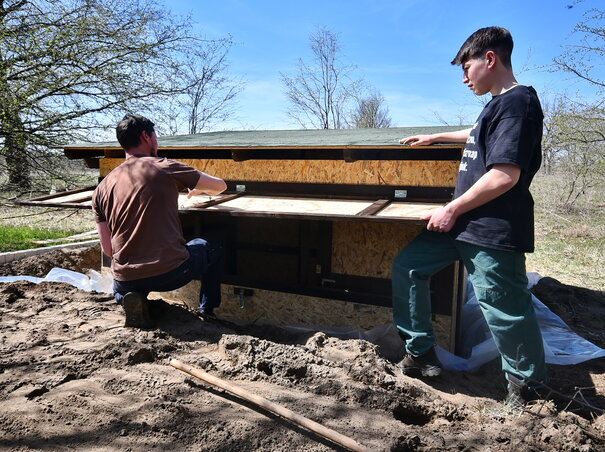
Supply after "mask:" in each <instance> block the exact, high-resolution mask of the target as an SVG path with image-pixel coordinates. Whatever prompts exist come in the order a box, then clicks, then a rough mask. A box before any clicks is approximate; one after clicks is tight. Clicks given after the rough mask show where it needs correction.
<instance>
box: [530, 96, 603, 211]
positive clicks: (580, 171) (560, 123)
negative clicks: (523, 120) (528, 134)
mask: <svg viewBox="0 0 605 452" xmlns="http://www.w3.org/2000/svg"><path fill="white" fill-rule="evenodd" d="M544 110H545V119H544V138H543V140H542V153H543V160H544V170H545V172H546V173H547V174H549V173H552V172H554V171H555V170H558V171H560V173H561V174H562V181H563V183H562V184H561V185H560V186H559V187H558V188H557V189H558V190H560V192H561V206H562V207H563V208H565V209H567V210H571V209H573V208H575V207H576V204H577V203H578V201H579V200H580V199H582V198H583V197H584V196H585V195H587V194H588V193H590V192H591V190H593V189H595V188H597V187H599V186H603V185H605V132H603V131H604V130H605V111H603V110H602V109H601V108H595V107H594V106H583V105H580V104H578V103H577V102H572V101H570V100H568V99H565V98H562V97H559V98H557V99H555V100H554V101H553V102H552V103H546V104H545V109H544Z"/></svg>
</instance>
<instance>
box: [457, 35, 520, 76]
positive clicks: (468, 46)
mask: <svg viewBox="0 0 605 452" xmlns="http://www.w3.org/2000/svg"><path fill="white" fill-rule="evenodd" d="M490 50H491V51H492V52H494V53H495V54H496V55H498V57H499V58H500V60H501V61H502V64H504V66H506V67H507V68H509V69H511V68H512V63H511V59H510V57H511V54H512V53H513V37H512V36H511V34H510V32H509V31H508V30H507V29H506V28H502V27H486V28H480V29H479V30H477V31H476V32H474V33H473V34H472V35H470V36H469V37H468V38H467V40H466V41H464V44H462V47H460V50H458V53H457V54H456V58H454V59H453V60H452V64H453V65H463V64H464V63H466V62H467V61H468V60H470V59H473V58H480V57H483V56H485V53H486V52H488V51H490Z"/></svg>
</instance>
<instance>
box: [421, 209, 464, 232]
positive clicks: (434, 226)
mask: <svg viewBox="0 0 605 452" xmlns="http://www.w3.org/2000/svg"><path fill="white" fill-rule="evenodd" d="M456 218H457V215H456V214H455V213H454V211H453V210H452V209H450V208H448V206H444V207H442V208H440V209H437V210H433V211H432V212H430V213H428V214H426V215H425V216H424V217H422V219H423V220H429V223H428V224H427V225H426V228H427V229H428V230H429V231H435V232H449V231H450V230H451V229H452V228H453V227H454V224H455V223H456Z"/></svg>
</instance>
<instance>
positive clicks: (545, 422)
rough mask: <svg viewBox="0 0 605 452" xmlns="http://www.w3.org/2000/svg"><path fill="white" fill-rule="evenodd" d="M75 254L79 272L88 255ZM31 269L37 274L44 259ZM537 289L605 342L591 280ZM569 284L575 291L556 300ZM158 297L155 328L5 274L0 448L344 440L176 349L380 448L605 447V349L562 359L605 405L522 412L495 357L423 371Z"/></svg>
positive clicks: (226, 447)
mask: <svg viewBox="0 0 605 452" xmlns="http://www.w3.org/2000/svg"><path fill="white" fill-rule="evenodd" d="M64 254H65V253H64ZM84 254H85V253H84ZM96 255H97V256H98V253H97V254H96ZM65 256H66V257H65V258H64V259H63V262H69V261H72V262H74V264H73V265H74V267H72V268H71V269H73V270H79V271H81V270H82V268H83V267H84V265H83V263H84V262H85V261H86V258H84V257H83V254H79V255H78V254H77V252H73V253H67V254H65ZM91 256H92V254H91ZM30 259H32V258H30ZM33 259H43V258H42V257H37V258H33ZM44 259H48V261H49V262H52V260H53V259H52V258H49V257H48V256H46V257H44ZM78 259H79V260H78ZM15 265H16V263H15V264H13V266H11V269H10V272H11V273H13V274H15V268H17V267H15ZM19 265H20V266H21V267H20V268H21V269H22V271H23V272H24V273H28V274H33V273H34V272H33V271H32V270H31V268H33V267H35V266H37V267H39V268H42V267H44V266H45V265H46V264H44V265H43V263H42V262H40V261H38V262H37V263H36V262H33V261H32V262H29V263H27V262H21V263H20V264H19ZM28 266H29V268H28ZM53 266H55V265H53ZM57 266H61V265H57ZM0 270H1V271H2V272H5V274H6V271H7V270H6V269H5V268H3V269H0ZM48 270H49V269H46V271H48ZM24 273H22V274H24ZM43 274H45V273H43ZM545 287H546V288H545ZM538 290H543V291H545V292H548V291H550V292H552V293H551V294H550V295H549V297H550V299H552V300H554V301H553V306H554V307H557V306H558V309H559V311H560V312H558V313H559V315H561V316H562V317H564V318H565V317H566V316H567V317H568V318H565V320H566V321H568V323H569V324H570V325H571V326H572V328H576V329H577V330H578V331H579V332H580V333H581V334H582V331H580V329H581V330H583V333H584V334H583V335H584V336H585V337H588V336H590V335H592V337H588V338H589V339H591V340H593V341H594V342H595V343H597V345H600V346H603V343H602V341H603V337H602V333H601V330H602V325H603V323H602V322H599V319H601V320H602V318H603V317H602V316H603V310H604V308H605V303H604V302H603V296H602V294H599V293H596V292H591V291H589V292H586V293H585V292H581V291H580V292H581V293H580V292H578V294H576V295H577V297H579V298H581V299H578V300H572V301H573V302H574V303H575V305H574V308H573V312H572V311H571V310H570V308H569V306H568V301H569V297H570V293H571V292H572V291H573V290H575V291H576V292H577V291H578V290H579V288H573V290H572V288H570V287H569V286H564V285H561V284H560V283H558V282H556V281H555V282H552V281H546V285H544V284H543V285H542V286H541V288H540V287H539V288H538ZM584 290H586V289H584ZM564 291H566V293H567V295H566V297H567V298H564V297H559V298H557V294H559V295H560V294H561V293H562V292H564ZM572 295H573V294H572ZM545 296H546V295H545V294H543V295H542V297H545ZM541 299H542V298H541ZM565 300H567V301H565ZM542 301H545V300H544V299H542ZM579 307H581V309H580V308H579ZM156 308H157V312H158V315H159V321H158V325H157V327H156V328H154V329H151V330H139V329H134V328H125V327H123V314H122V312H121V308H120V307H119V306H117V305H116V304H115V303H114V301H113V300H112V299H111V297H110V296H108V295H105V294H96V293H87V292H83V291H79V290H77V289H75V288H73V287H71V286H69V285H66V284H62V283H42V284H39V285H35V284H32V283H27V282H16V283H9V284H0V450H45V451H46V450H66V449H78V450H130V451H147V450H205V451H256V450H262V451H292V450H304V451H328V450H344V449H342V447H340V446H338V445H336V444H334V443H332V442H330V441H328V440H325V439H322V438H321V437H320V436H318V435H317V434H314V433H312V432H310V431H308V430H305V429H304V428H301V427H298V426H296V425H294V424H292V423H290V422H288V421H286V420H284V419H282V418H280V417H278V416H276V415H273V414H272V413H270V412H268V411H266V410H264V409H262V408H258V407H255V406H253V405H251V404H250V403H249V402H246V401H244V400H242V399H241V398H239V397H237V396H233V395H230V394H229V393H227V392H225V391H223V390H220V389H217V388H214V387H212V386H210V385H208V384H206V383H204V382H202V381H201V380H198V379H195V378H193V377H191V376H189V375H187V374H185V373H183V372H180V371H178V370H176V369H174V368H172V367H170V366H169V365H168V363H169V361H170V359H171V358H176V359H179V360H181V361H183V362H185V363H187V364H190V365H192V366H194V367H197V368H200V369H203V370H205V371H206V372H208V373H210V374H212V375H214V376H217V377H220V378H222V379H224V380H225V381H228V382H230V383H232V384H235V385H238V386H240V387H242V388H244V389H246V390H248V391H250V392H252V393H254V394H257V395H260V396H262V397H265V398H267V399H269V400H271V401H273V402H276V403H279V404H281V405H283V406H285V407H287V408H289V409H291V410H294V411H296V412H298V413H299V414H301V415H303V416H306V417H308V418H310V419H313V420H315V421H317V422H319V423H321V424H323V425H325V426H326V427H329V428H332V429H334V430H336V431H338V432H339V433H341V434H344V435H346V436H348V437H350V438H352V439H354V440H355V441H357V442H358V443H360V444H363V445H364V446H366V447H368V448H370V449H372V450H392V451H415V450H418V451H429V450H431V451H432V450H457V451H465V450H467V451H474V450H482V451H483V450H484V451H496V450H498V451H499V450H515V451H517V452H521V451H535V450H544V451H547V450H548V451H552V450H563V451H601V450H605V415H601V414H600V412H599V411H598V408H599V407H605V403H604V401H605V379H604V378H603V374H604V370H605V362H604V361H605V360H602V359H600V360H593V361H591V362H588V363H585V364H582V365H577V366H565V367H561V366H553V367H551V375H552V381H551V385H552V386H553V388H554V389H556V391H557V393H560V394H562V395H573V394H574V391H575V390H574V388H575V387H576V386H579V385H580V384H581V385H583V386H582V387H584V388H587V389H584V390H583V391H581V392H580V394H581V395H582V396H583V397H584V399H585V401H586V402H587V403H589V404H590V405H591V406H593V407H594V408H595V409H590V408H588V407H587V406H586V405H580V404H578V403H571V404H570V405H569V406H568V407H567V409H564V408H565V407H566V405H568V403H569V400H568V399H566V398H564V397H560V396H558V395H556V394H555V395H553V397H554V401H550V402H544V401H541V402H538V403H534V404H532V405H531V406H529V407H528V408H527V409H526V410H525V411H523V412H520V411H515V410H511V409H510V408H509V407H506V406H504V405H503V404H502V402H501V400H502V399H503V397H504V392H505V389H504V380H503V377H502V376H501V372H500V369H499V364H498V362H492V363H489V364H488V365H486V366H484V367H483V368H482V369H480V370H479V371H478V372H476V373H466V372H454V371H445V372H444V373H443V374H442V375H441V376H439V377H437V378H435V379H432V380H426V381H421V380H417V379H413V378H409V377H406V376H403V375H402V374H401V373H400V372H399V371H398V370H397V367H396V366H395V365H394V364H393V363H391V362H389V361H388V360H386V359H385V358H384V357H383V356H382V355H381V353H380V350H379V348H378V347H377V346H375V345H373V344H370V343H368V342H366V341H361V340H341V339H338V338H334V337H329V336H327V335H325V334H323V333H314V334H311V333H309V334H304V335H301V334H293V333H291V332H288V331H285V330H282V329H279V328H275V327H268V326H256V327H254V326H238V325H234V324H231V323H228V322H220V321H219V322H209V321H204V320H202V319H200V318H199V317H197V316H196V315H194V314H193V313H191V312H189V311H188V310H187V309H185V308H184V307H182V306H179V305H174V304H169V303H158V305H157V306H156ZM584 311H587V312H588V313H589V315H584V314H582V313H583V312H584ZM574 316H575V317H574Z"/></svg>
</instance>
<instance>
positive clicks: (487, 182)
mask: <svg viewBox="0 0 605 452" xmlns="http://www.w3.org/2000/svg"><path fill="white" fill-rule="evenodd" d="M520 176H521V168H519V167H518V166H516V165H509V164H497V165H494V166H492V168H491V169H490V170H489V171H488V172H487V173H485V174H484V175H483V176H481V178H480V179H479V180H478V181H477V182H475V183H474V184H473V186H472V187H471V188H469V189H468V190H467V191H466V192H465V193H464V194H463V195H462V196H460V197H459V198H456V199H454V200H453V201H452V202H450V203H449V204H447V205H445V206H444V207H442V208H440V209H438V210H435V211H433V212H432V213H430V214H429V215H427V216H426V217H424V218H423V220H429V223H428V225H427V226H426V228H427V229H428V230H429V231H437V232H448V231H449V230H451V229H452V228H453V227H454V223H456V219H457V218H458V217H459V216H460V215H462V214H463V213H465V212H468V211H469V210H472V209H475V208H476V207H479V206H482V205H483V204H486V203H488V202H489V201H491V200H492V199H495V198H497V197H498V196H500V195H502V194H504V193H506V192H507V191H508V190H510V189H511V188H513V187H514V186H515V185H516V184H517V182H518V181H519V177H520Z"/></svg>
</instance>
